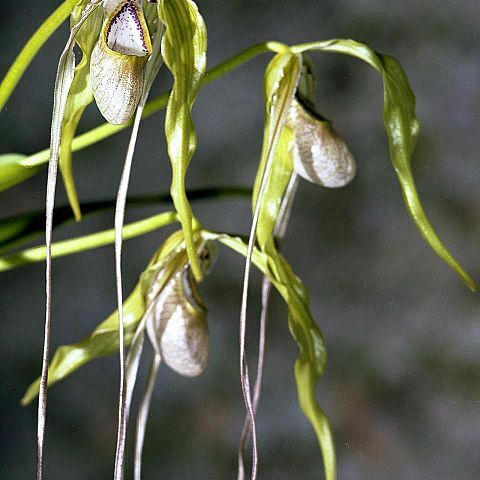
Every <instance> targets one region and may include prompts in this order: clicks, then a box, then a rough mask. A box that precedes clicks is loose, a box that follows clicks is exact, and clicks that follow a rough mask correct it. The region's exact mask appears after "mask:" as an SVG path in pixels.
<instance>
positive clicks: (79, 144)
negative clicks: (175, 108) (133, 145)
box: [22, 42, 270, 167]
mask: <svg viewBox="0 0 480 480" xmlns="http://www.w3.org/2000/svg"><path fill="white" fill-rule="evenodd" d="M268 51H270V49H269V47H268V42H266V43H259V44H257V45H252V46H251V47H248V48H247V49H245V50H244V51H243V52H240V53H238V54H237V55H235V56H233V57H232V58H229V59H228V60H226V61H225V62H222V63H220V64H219V65H217V66H216V67H213V68H212V69H211V70H209V71H208V72H207V73H206V74H205V78H204V80H203V86H205V85H208V84H209V83H212V82H214V81H215V80H217V79H218V78H221V77H223V76H224V75H226V74H227V73H230V72H231V71H232V70H235V69H236V68H238V67H240V66H241V65H243V64H244V63H246V62H248V61H250V60H252V59H253V58H255V57H257V56H258V55H260V54H262V53H266V52H268ZM169 96H170V92H165V93H163V94H162V95H160V96H159V97H157V98H155V99H153V100H151V101H150V102H148V103H147V105H146V106H145V110H144V111H143V115H142V119H145V118H147V117H149V116H150V115H152V114H154V113H156V112H158V111H159V110H162V109H163V108H165V107H166V106H167V103H168V98H169ZM132 124H133V120H131V121H130V122H128V123H125V124H124V125H110V124H109V123H104V124H103V125H100V126H98V127H95V128H93V129H92V130H89V131H88V132H85V133H83V134H82V135H79V136H78V137H75V138H74V139H73V142H72V151H74V152H76V151H78V150H82V149H84V148H86V147H89V146H90V145H93V144H95V143H97V142H100V141H101V140H104V139H105V138H108V137H110V136H112V135H114V134H116V133H118V132H121V131H122V130H125V129H126V128H128V127H130V126H131V125H132ZM49 157H50V151H49V149H48V148H47V149H45V150H42V151H40V152H38V153H35V154H33V155H30V156H28V157H26V158H25V159H24V160H23V161H22V164H23V165H24V166H26V167H37V166H39V165H42V164H44V163H46V162H47V161H48V159H49Z"/></svg>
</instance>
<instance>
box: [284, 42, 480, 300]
mask: <svg viewBox="0 0 480 480" xmlns="http://www.w3.org/2000/svg"><path fill="white" fill-rule="evenodd" d="M310 50H318V51H321V52H334V53H342V54H344V55H350V56H353V57H356V58H359V59H360V60H363V61H364V62H366V63H368V64H369V65H370V66H371V67H373V68H374V69H375V70H376V71H377V72H378V73H380V75H381V76H382V78H383V93H384V95H383V98H384V107H383V120H384V125H385V130H386V133H387V137H388V144H389V150H390V159H391V161H392V164H393V167H394V169H395V172H396V174H397V177H398V180H399V182H400V186H401V188H402V194H403V198H404V201H405V205H406V207H407V210H408V213H409V214H410V216H411V217H412V219H413V221H414V223H415V225H416V226H417V228H418V230H419V231H420V233H421V234H422V236H423V237H424V238H425V240H426V241H427V243H428V244H429V245H430V246H431V247H432V248H433V250H434V251H435V252H436V253H437V254H438V255H439V256H440V258H442V259H443V260H444V261H445V262H446V263H447V264H448V265H449V266H450V267H451V268H452V269H453V270H454V271H455V272H456V273H457V274H458V275H459V276H460V277H461V278H462V280H463V281H464V282H465V284H466V285H467V286H468V287H469V288H470V289H471V290H473V291H474V290H476V288H477V285H476V284H475V282H474V281H473V279H472V278H471V277H470V275H468V273H467V272H465V270H464V269H463V268H462V266H461V265H460V264H459V263H458V261H457V260H456V259H455V258H454V257H453V256H452V255H451V254H450V252H449V251H448V250H447V248H446V247H445V246H444V245H443V243H442V241H441V240H440V238H439V237H438V235H437V234H436V233H435V231H434V229H433V227H432V225H431V224H430V222H429V220H428V218H427V216H426V214H425V211H424V210H423V207H422V204H421V202H420V199H419V197H418V193H417V189H416V186H415V181H414V179H413V174H412V169H411V161H412V154H413V150H414V148H415V143H416V140H417V136H418V130H419V126H418V121H417V118H416V117H415V97H414V95H413V92H412V90H411V89H410V85H409V83H408V79H407V76H406V74H405V72H404V70H403V68H402V67H401V65H400V64H399V63H398V62H397V61H396V60H395V59H394V58H392V57H389V56H388V55H382V54H379V53H375V52H374V51H373V50H372V49H370V48H369V47H367V46H366V45H364V44H362V43H358V42H355V41H353V40H341V39H339V40H329V41H324V42H314V43H306V44H303V45H296V46H294V47H292V51H295V52H299V53H301V52H305V51H310Z"/></svg>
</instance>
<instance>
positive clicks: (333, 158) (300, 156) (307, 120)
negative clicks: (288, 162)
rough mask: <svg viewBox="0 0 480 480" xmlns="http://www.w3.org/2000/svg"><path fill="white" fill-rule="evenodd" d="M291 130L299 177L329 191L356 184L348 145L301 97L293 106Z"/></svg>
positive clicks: (288, 122)
mask: <svg viewBox="0 0 480 480" xmlns="http://www.w3.org/2000/svg"><path fill="white" fill-rule="evenodd" d="M287 126H288V127H290V128H291V129H292V131H293V134H294V141H293V145H292V155H293V165H294V169H295V171H296V173H297V174H298V175H300V176H301V177H302V178H304V179H305V180H308V181H309V182H312V183H315V184H317V185H321V186H323V187H328V188H340V187H344V186H345V185H347V184H349V183H350V182H351V181H352V180H353V178H354V177H355V173H356V165H355V160H354V158H353V155H352V154H351V152H350V150H349V149H348V147H347V145H346V143H345V142H344V141H343V139H342V138H341V137H340V136H339V135H338V134H337V133H336V132H335V130H333V128H332V126H331V124H330V122H329V121H328V120H325V119H324V118H322V117H320V116H319V115H318V114H317V113H316V112H315V111H314V110H312V109H311V108H310V107H309V105H307V104H306V103H305V102H304V101H302V99H301V98H300V97H298V96H297V97H295V98H294V99H293V101H292V104H291V106H290V110H289V112H288V118H287Z"/></svg>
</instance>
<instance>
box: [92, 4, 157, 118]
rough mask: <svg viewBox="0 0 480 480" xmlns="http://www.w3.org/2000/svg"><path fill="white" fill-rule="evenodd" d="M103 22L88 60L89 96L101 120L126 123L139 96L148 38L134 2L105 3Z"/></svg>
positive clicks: (146, 57)
mask: <svg viewBox="0 0 480 480" xmlns="http://www.w3.org/2000/svg"><path fill="white" fill-rule="evenodd" d="M104 9H105V12H106V14H107V18H106V20H105V22H104V25H103V28H102V32H101V34H100V38H99V40H98V42H97V43H96V45H95V47H94V49H93V52H92V56H91V59H90V64H91V66H90V76H91V82H92V89H93V95H94V97H95V101H96V102H97V105H98V108H99V110H100V112H101V114H102V115H103V116H104V117H105V119H106V120H107V121H108V122H109V123H112V124H114V125H120V124H122V123H126V122H127V121H128V120H129V119H130V117H131V116H132V115H133V114H134V112H135V109H136V108H137V105H138V102H139V101H140V97H141V95H142V92H143V80H144V72H145V64H146V62H147V60H148V57H149V55H150V53H151V52H152V44H151V40H150V34H149V32H148V28H147V25H146V22H145V19H144V16H143V11H142V8H141V6H140V5H139V3H138V1H137V0H123V1H119V0H107V1H106V2H105V4H104Z"/></svg>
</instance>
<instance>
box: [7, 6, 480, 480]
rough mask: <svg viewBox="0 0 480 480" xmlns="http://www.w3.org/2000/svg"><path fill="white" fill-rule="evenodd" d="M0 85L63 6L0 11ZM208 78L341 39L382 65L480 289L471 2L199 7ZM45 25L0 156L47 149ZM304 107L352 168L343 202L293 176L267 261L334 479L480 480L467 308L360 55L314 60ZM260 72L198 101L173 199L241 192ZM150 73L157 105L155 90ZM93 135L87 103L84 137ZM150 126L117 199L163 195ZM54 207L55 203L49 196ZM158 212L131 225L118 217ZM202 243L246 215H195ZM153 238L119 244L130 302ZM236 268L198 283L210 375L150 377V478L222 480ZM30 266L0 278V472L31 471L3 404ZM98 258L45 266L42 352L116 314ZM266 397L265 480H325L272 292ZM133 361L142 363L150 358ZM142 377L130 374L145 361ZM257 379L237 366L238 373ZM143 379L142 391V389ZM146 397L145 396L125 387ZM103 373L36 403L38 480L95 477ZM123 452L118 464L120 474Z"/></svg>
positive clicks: (100, 456)
mask: <svg viewBox="0 0 480 480" xmlns="http://www.w3.org/2000/svg"><path fill="white" fill-rule="evenodd" d="M4 3H5V4H4V5H2V17H1V20H0V25H1V28H0V44H1V45H2V47H1V56H0V74H1V75H3V74H4V73H5V72H6V70H7V68H8V66H9V65H10V63H11V62H12V61H13V59H14V57H15V55H16V54H17V53H18V51H19V50H20V48H21V46H22V45H23V43H24V42H25V41H26V40H27V39H28V37H29V35H30V34H31V33H32V32H33V31H34V30H35V28H36V27H37V26H38V25H39V24H40V23H41V21H42V20H43V19H44V18H45V17H46V16H47V15H48V13H49V12H50V11H52V10H53V9H54V8H55V7H56V6H57V4H58V3H59V2H57V1H52V0H48V1H47V0H45V1H42V2H34V1H33V0H27V1H23V2H4ZM199 3H200V5H199V6H200V9H201V12H202V13H203V16H204V18H205V20H206V23H207V26H208V29H209V57H208V63H209V66H210V67H211V66H214V65H215V64H217V63H218V62H220V61H222V60H223V59H226V58H227V57H229V56H231V55H233V54H234V53H236V52H237V51H239V50H240V49H243V48H244V47H247V46H248V45H250V44H252V43H256V42H260V41H264V40H281V41H284V42H287V43H299V42H303V41H312V40H320V39H328V38H334V37H352V38H355V39H357V40H359V41H363V42H366V43H368V44H369V45H370V46H372V47H373V48H374V49H376V50H378V51H381V52H384V53H389V54H391V55H394V56H395V57H396V58H397V59H398V60H399V61H400V62H401V63H402V65H403V66H404V68H405V69H406V71H407V73H408V76H409V78H410V81H411V85H412V88H413V90H414V92H415V94H416V96H417V109H418V116H419V119H420V122H421V135H420V139H419V143H418V148H417V152H416V155H415V158H414V172H415V175H416V178H417V181H418V188H419V191H420V194H421V197H422V199H423V202H424V205H425V208H426V210H427V213H428V214H429V216H430V219H431V221H432V223H433V225H434V226H435V227H436V228H437V229H438V232H439V234H440V236H441V237H442V239H444V241H445V242H446V244H447V246H448V247H450V248H451V250H452V252H453V253H454V254H455V255H456V256H457V257H458V258H459V259H460V260H461V262H462V263H463V264H464V266H465V267H466V268H467V270H468V271H469V272H470V273H472V274H473V275H474V276H476V278H477V279H478V278H479V277H480V271H479V267H480V264H479V257H478V240H479V238H480V210H479V204H480V190H479V185H480V162H479V161H478V152H479V151H480V136H479V135H478V125H479V123H480V87H479V81H478V79H479V78H480V56H479V54H478V48H479V45H480V29H479V23H478V12H479V4H478V1H475V0H471V1H467V0H461V1H459V0H456V1H454V0H441V1H436V2H433V1H427V0H404V1H402V2H394V1H380V0H337V1H333V0H326V1H318V0H304V1H303V2H293V1H285V0H282V1H280V0H277V1H265V0H256V1H251V0H243V1H238V0H230V1H228V2H218V1H213V0H205V1H202V2H199ZM66 34H67V30H66V28H62V29H60V30H59V31H58V32H57V33H56V34H55V35H54V36H53V37H52V39H51V40H50V41H49V42H48V43H47V44H46V45H45V47H44V48H43V49H42V50H41V52H40V54H39V55H38V56H37V58H36V59H35V61H34V62H33V63H32V65H31V66H30V68H29V69H28V71H27V73H26V75H25V77H24V78H23V80H22V82H21V83H20V85H19V87H18V88H17V90H16V91H15V93H14V95H13V96H12V98H11V100H10V101H9V102H8V104H7V106H6V108H5V109H4V111H3V112H2V113H1V115H0V151H1V152H2V153H5V152H22V153H27V154H28V153H34V152H36V151H38V150H40V149H43V148H45V147H46V146H47V145H48V141H49V123H50V116H51V109H52V89H53V82H54V75H55V69H56V62H57V59H58V56H59V54H60V52H61V49H62V48H63V44H64V42H65V38H66ZM313 58H314V60H315V63H316V65H317V70H318V72H317V73H318V91H317V100H318V106H319V108H320V110H321V111H322V113H323V114H324V115H325V116H326V117H328V118H331V119H333V121H334V125H335V127H336V129H337V130H338V131H339V132H340V133H341V134H342V135H343V136H344V137H345V139H346V140H347V142H348V144H349V146H350V148H351V150H352V152H353V153H354V155H355V157H356V159H357V163H358V174H357V178H356V179H355V180H354V182H353V183H352V184H351V185H350V186H348V187H347V188H344V189H342V190H338V191H329V190H323V189H321V188H319V187H316V186H314V185H310V184H307V183H306V182H303V183H302V184H301V187H300V190H299V194H298V198H297V201H296V203H295V206H294V210H293V215H292V220H291V224H290V227H289V231H288V235H287V238H286V240H285V244H284V252H285V255H286V256H287V258H288V259H289V260H290V262H291V263H292V265H293V268H294V270H295V271H296V273H297V274H298V275H299V276H300V277H301V278H302V279H303V280H304V282H305V283H306V285H307V286H308V288H309V290H310V295H311V299H312V310H313V313H314V316H315V318H316V320H317V322H318V324H319V325H320V326H321V328H322V329H323V332H324V334H325V337H326V340H327V346H328V353H329V362H328V367H327V372H326V375H325V377H324V379H323V380H322V382H321V386H320V387H319V389H318V397H319V399H320V402H321V404H322V405H323V406H324V408H325V410H326V411H327V413H328V415H329V416H330V418H331V421H332V425H333V428H334V432H335V439H336V445H337V452H338V460H339V478H340V479H342V480H372V479H399V480H400V479H401V480H406V479H423V480H429V479H432V480H433V479H435V480H449V479H462V480H473V479H476V478H480V459H479V457H478V451H479V448H480V373H479V363H480V322H479V303H478V297H477V296H475V295H473V294H472V293H470V292H469V291H468V289H467V288H466V287H464V286H463V285H462V283H461V282H460V281H459V279H458V278H457V277H456V275H455V274H454V273H452V271H450V270H449V269H448V268H447V267H446V266H445V265H444V264H443V263H442V262H441V261H440V260H439V258H437V257H436V256H435V254H434V253H433V252H432V251H431V250H430V249H429V248H428V247H427V246H426V244H425V243H424V241H423V240H422V238H421V237H420V235H419V234H418V233H417V231H416V230H415V228H414V226H413V224H412V222H411V220H410V218H409V217H408V215H407V213H406V211H405V209H404V207H403V203H402V198H401V194H400V190H399V187H398V184H397V180H396V178H395V175H394V172H393V169H392V167H391V166H390V163H389V159H388V152H387V146H386V139H385V134H384V131H383V126H382V119H381V110H382V85H381V81H380V79H379V78H378V76H377V74H376V73H375V72H373V71H372V70H371V69H370V68H369V67H368V66H366V65H364V64H361V63H360V62H359V61H356V60H353V59H351V58H347V57H342V56H338V55H326V54H324V55H320V54H317V55H314V57H313ZM267 60H268V59H267V56H263V57H260V58H257V59H255V60H254V61H252V62H250V63H249V64H248V65H245V66H243V67H242V68H241V69H239V70H237V71H235V72H234V73H232V74H230V75H229V76H228V77H225V78H223V79H221V80H219V81H217V82H215V83H214V84H212V85H210V86H208V87H206V88H205V89H204V90H203V91H202V92H201V94H200V96H199V98H198V101H197V104H196V107H195V110H194V116H195V120H196V124H197V129H198V139H199V146H198V151H197V154H196V156H195V158H194V161H193V162H192V164H191V168H190V171H189V176H188V185H189V187H190V188H197V187H208V186H213V185H225V184H232V185H237V186H249V185H251V184H252V182H253V179H254V175H255V171H256V167H257V162H258V158H259V154H260V150H261V142H262V123H263V103H262V102H263V99H262V74H263V69H264V68H265V65H266V63H267ZM170 81H171V80H170V77H169V75H168V73H167V72H166V71H163V74H161V80H160V82H159V85H158V86H156V88H155V92H154V93H155V94H156V93H160V92H162V91H164V90H165V89H166V88H168V85H169V84H170ZM100 122H101V119H100V116H99V114H98V112H97V111H96V108H95V107H93V106H92V107H90V108H89V110H88V112H87V115H86V116H85V118H84V120H83V121H82V124H81V127H80V131H85V130H86V129H88V128H91V127H93V126H95V125H97V124H99V123H100ZM162 124H163V113H160V114H157V115H155V116H153V117H151V118H150V119H148V120H147V121H145V122H144V124H143V126H142V128H141V132H140V137H139V143H138V149H137V154H136V157H135V162H134V169H133V177H132V181H131V187H130V193H131V194H141V193H154V192H163V191H166V190H167V189H168V185H169V182H170V169H169V165H168V162H167V156H166V152H165V141H164V136H163V126H162ZM127 141H128V133H127V132H124V133H122V134H120V135H117V136H115V137H112V138H110V139H108V140H106V141H105V142H103V143H102V144H99V145H97V146H94V147H91V148H88V149H86V150H84V151H82V152H79V153H78V154H76V155H75V159H76V160H75V173H76V178H77V182H78V188H79V195H80V198H81V200H82V201H87V200H95V199H109V198H113V197H114V195H115V193H116V188H117V185H118V182H119V178H120V171H121V166H122V162H123V155H124V151H125V147H126V144H127ZM45 180H46V172H45V170H44V171H42V173H41V174H39V175H38V176H36V177H34V178H32V179H31V180H29V181H27V182H25V183H24V184H22V185H19V186H17V187H15V188H13V189H11V190H10V191H7V192H4V193H2V194H1V197H0V201H1V205H2V213H1V216H2V217H3V218H5V217H9V216H13V215H15V214H17V213H19V212H25V211H30V210H32V209H39V208H40V209H41V208H42V206H43V203H44V196H45ZM57 198H58V201H57V204H59V205H60V204H64V203H65V196H64V191H63V187H62V186H60V187H59V188H58V197H57ZM166 208H168V205H159V206H152V207H148V208H143V209H138V208H137V209H131V210H130V211H129V212H128V214H127V217H128V218H127V219H128V220H132V219H135V218H142V217H144V216H147V215H150V214H153V213H155V212H158V211H159V210H161V209H166ZM193 208H194V210H195V212H196V214H197V215H198V217H199V218H200V219H201V221H202V222H203V223H204V224H205V225H207V226H209V227H210V228H214V229H225V230H228V231H233V232H247V230H248V227H249V224H250V210H249V204H248V201H247V200H240V199H236V200H229V201H226V200H223V201H217V202H214V201H202V202H197V203H195V204H194V205H193ZM112 224H113V214H112V213H111V212H110V213H106V214H102V215H100V216H97V217H94V218H89V219H87V220H85V222H84V223H82V225H71V226H69V227H66V228H63V229H60V230H58V231H57V232H56V233H55V238H56V239H60V238H67V237H71V236H73V235H77V234H79V233H81V232H91V231H95V230H98V229H104V228H110V227H111V226H112ZM168 231H171V229H170V230H166V231H160V232H158V233H153V234H150V235H148V236H145V237H143V238H140V239H136V240H131V241H128V242H127V243H126V244H125V251H124V272H125V273H124V276H125V292H128V291H129V290H130V289H131V288H132V286H133V285H134V284H135V283H136V281H137V278H138V275H139V273H140V272H141V271H142V270H143V268H144V267H145V265H146V264H147V262H148V260H149V258H150V256H151V255H152V253H153V252H154V250H155V249H156V248H157V246H158V245H159V244H160V243H161V241H162V239H164V238H165V236H166V233H167V232H168ZM242 270H243V260H242V259H241V258H239V257H238V256H236V255H235V254H233V253H231V252H229V251H227V250H225V249H222V250H221V252H220V258H219V260H218V262H217V265H216V267H215V269H214V270H213V272H212V274H211V275H210V276H209V277H208V279H207V281H205V283H204V284H202V286H201V291H202V295H203V297H204V300H205V302H206V304H207V305H208V308H209V311H210V313H209V325H210V333H211V343H212V345H211V353H210V355H211V356H210V365H209V368H208V369H207V371H206V372H205V374H204V375H202V376H201V377H199V378H197V379H194V380H189V379H185V378H181V377H179V376H178V375H176V374H174V373H173V372H171V371H169V370H168V369H166V368H162V369H161V371H160V374H159V378H158V383H157V388H156V390H155V394H154V399H153V405H152V412H151V417H150V421H149V424H148V431H147V440H146V446H145V455H144V460H145V461H144V465H145V466H144V478H145V479H153V478H156V479H163V478H169V479H175V480H180V479H185V480H186V479H191V480H194V479H195V480H196V479H198V480H203V479H222V480H223V479H232V478H236V473H235V472H236V448H237V443H238V438H239V435H240V430H241V425H242V422H243V415H244V407H243V402H242V396H241V390H240V383H239V371H238V370H239V368H238V316H239V314H238V312H239V306H240V296H241V283H242V273H243V271H242ZM43 278H44V266H43V265H42V264H37V265H34V266H29V267H23V268H21V269H18V270H15V271H12V272H7V273H3V274H2V275H1V276H0V282H1V288H0V296H1V299H0V318H1V321H0V338H1V339H2V340H1V350H0V351H1V357H0V358H1V362H0V402H1V412H2V420H1V429H0V477H1V478H5V479H7V478H8V479H10V478H15V479H28V478H33V475H34V473H33V472H34V459H35V448H36V447H35V445H36V440H35V430H36V407H35V406H30V407H28V408H22V407H21V406H20V405H19V399H20V398H21V396H22V395H23V392H24V390H25V388H26V387H27V385H28V384H29V383H30V382H31V381H32V380H33V378H34V377H35V376H36V375H37V374H38V373H39V370H40V359H41V348H42V330H43V316H44V313H43V312H44V306H43V302H44V300H43V295H44V280H43ZM259 283H260V276H259V275H258V274H257V273H256V272H255V274H254V275H253V283H252V290H251V291H252V302H251V304H250V307H251V309H250V316H249V318H250V322H249V327H248V336H249V340H248V344H249V352H250V362H251V364H252V367H253V365H254V363H255V360H256V358H255V344H256V339H257V327H258V323H257V319H258V312H259V310H258V307H259V303H258V299H257V298H256V297H258V296H259ZM115 301H116V300H115V288H114V261H113V248H112V247H105V248H102V249H99V250H96V251H91V252H88V253H84V254H81V255H75V256H71V257H67V258H63V259H60V260H56V261H55V262H54V317H53V319H54V323H53V340H52V341H53V346H58V345H60V344H63V343H71V342H74V341H77V340H79V339H81V338H83V337H84V336H86V335H87V334H88V333H89V332H90V330H91V329H93V327H94V326H95V325H96V324H98V323H99V322H100V321H101V320H103V319H104V318H105V317H106V316H107V315H108V314H109V313H110V312H111V311H112V310H113V309H114V308H115ZM271 307H272V308H271V317H270V318H271V321H270V325H269V332H268V333H269V338H268V357H267V363H266V371H265V388H264V395H263V398H262V400H261V404H260V408H259V412H258V426H259V448H260V478H263V479H276V480H283V479H292V478H295V479H307V478H308V479H310V478H312V479H313V478H315V479H321V478H323V473H322V461H321V456H320V453H319V450H318V446H317V443H316V440H315V436H314V434H313V431H312V429H311V427H310V426H309V424H308V423H307V421H306V420H305V418H304V417H303V415H302V414H301V412H300V410H299V407H298V405H297V400H296V391H295V385H294V380H293V371H292V369H293V362H294V359H295V356H296V354H297V348H296V345H295V344H294V342H293V340H291V338H290V335H289V331H288V328H287V319H286V310H285V307H284V305H283V303H282V301H281V299H280V298H279V297H278V296H277V295H273V298H272V305H271ZM147 353H149V352H148V351H147ZM143 367H146V365H145V364H144V365H143ZM252 369H253V368H252ZM142 378H144V377H142ZM140 384H142V381H141V382H140ZM117 388H118V365H117V358H109V359H103V360H99V361H96V362H94V363H92V364H90V365H88V366H86V367H84V368H82V369H81V370H80V371H79V372H78V373H76V374H75V375H74V376H72V377H70V378H69V379H67V380H66V381H63V382H61V384H58V385H57V386H56V387H54V388H53V389H52V390H51V392H50V395H49V406H48V423H47V451H46V478H49V479H55V478H69V479H71V480H77V479H100V478H102V479H105V478H109V477H111V473H112V466H113V458H114V441H115V429H116V414H117V412H116V409H117ZM131 464H132V455H131V452H129V457H128V461H127V466H128V472H129V475H130V470H131Z"/></svg>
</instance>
